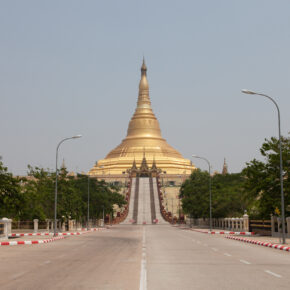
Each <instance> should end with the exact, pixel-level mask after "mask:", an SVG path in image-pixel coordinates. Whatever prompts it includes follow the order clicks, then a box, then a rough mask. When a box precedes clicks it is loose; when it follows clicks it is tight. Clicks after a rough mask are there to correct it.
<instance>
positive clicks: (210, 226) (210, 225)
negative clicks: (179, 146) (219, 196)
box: [192, 155, 212, 231]
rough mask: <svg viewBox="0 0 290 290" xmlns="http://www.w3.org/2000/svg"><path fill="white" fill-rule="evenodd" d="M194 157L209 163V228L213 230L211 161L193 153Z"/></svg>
mask: <svg viewBox="0 0 290 290" xmlns="http://www.w3.org/2000/svg"><path fill="white" fill-rule="evenodd" d="M192 157H194V158H199V159H203V160H204V161H206V162H207V164H208V173H209V230H210V231H211V230H212V214H211V174H210V163H209V161H208V160H207V159H206V158H205V157H200V156H197V155H192Z"/></svg>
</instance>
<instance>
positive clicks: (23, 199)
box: [0, 160, 126, 221]
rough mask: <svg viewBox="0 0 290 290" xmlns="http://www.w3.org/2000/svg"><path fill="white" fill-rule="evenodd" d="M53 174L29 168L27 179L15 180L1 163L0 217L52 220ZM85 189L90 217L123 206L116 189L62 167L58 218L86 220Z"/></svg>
mask: <svg viewBox="0 0 290 290" xmlns="http://www.w3.org/2000/svg"><path fill="white" fill-rule="evenodd" d="M55 177H56V176H55V172H50V171H49V170H45V169H43V168H38V167H34V168H33V167H31V166H28V176H27V177H25V178H20V177H14V176H13V175H12V173H10V172H8V168H7V167H5V166H4V165H3V162H2V160H0V217H8V218H13V219H14V220H32V219H35V218H38V219H39V220H45V219H47V218H53V217H54V192H55ZM88 186H89V192H90V218H93V219H97V218H101V217H102V214H103V210H104V212H105V214H110V213H112V212H113V207H114V205H118V206H120V207H121V206H123V205H125V204H126V201H125V199H124V197H123V196H122V195H121V194H119V193H118V188H116V187H114V186H110V185H109V184H107V183H105V182H104V181H100V180H97V179H96V178H90V179H89V180H88V176H87V175H77V176H69V175H68V172H67V171H66V169H65V168H62V169H61V170H60V171H59V176H58V218H59V219H60V218H62V219H68V218H70V219H77V220H79V221H80V220H85V219H86V217H87V201H88Z"/></svg>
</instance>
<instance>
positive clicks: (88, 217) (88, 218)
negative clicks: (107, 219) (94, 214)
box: [87, 175, 90, 230]
mask: <svg viewBox="0 0 290 290" xmlns="http://www.w3.org/2000/svg"><path fill="white" fill-rule="evenodd" d="M89 220H90V175H88V216H87V230H89Z"/></svg>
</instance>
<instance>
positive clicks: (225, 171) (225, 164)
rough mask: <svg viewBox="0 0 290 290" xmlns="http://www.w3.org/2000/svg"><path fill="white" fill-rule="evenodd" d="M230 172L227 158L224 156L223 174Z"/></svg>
mask: <svg viewBox="0 0 290 290" xmlns="http://www.w3.org/2000/svg"><path fill="white" fill-rule="evenodd" d="M226 174H228V165H227V163H226V158H224V165H223V170H222V175H226Z"/></svg>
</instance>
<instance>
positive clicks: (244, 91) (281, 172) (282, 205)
mask: <svg viewBox="0 0 290 290" xmlns="http://www.w3.org/2000/svg"><path fill="white" fill-rule="evenodd" d="M242 93H244V94H249V95H258V96H262V97H265V98H267V99H269V100H270V101H272V102H273V103H274V105H275V106H276V108H277V112H278V134H279V153H280V186H281V219H282V243H283V244H285V243H286V238H285V205H284V192H283V161H282V142H281V119H280V110H279V107H278V104H277V103H276V102H275V100H274V99H273V98H271V97H269V96H268V95H265V94H261V93H256V92H253V91H249V90H242Z"/></svg>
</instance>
